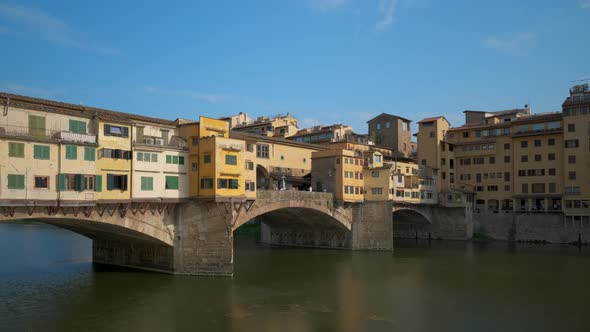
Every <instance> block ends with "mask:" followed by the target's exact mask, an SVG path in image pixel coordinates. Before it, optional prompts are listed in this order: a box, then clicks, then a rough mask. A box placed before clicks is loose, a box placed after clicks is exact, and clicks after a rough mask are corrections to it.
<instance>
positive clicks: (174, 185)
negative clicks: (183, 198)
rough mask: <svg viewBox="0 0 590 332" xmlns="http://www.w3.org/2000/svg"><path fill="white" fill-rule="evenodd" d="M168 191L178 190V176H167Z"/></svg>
mask: <svg viewBox="0 0 590 332" xmlns="http://www.w3.org/2000/svg"><path fill="white" fill-rule="evenodd" d="M166 189H175V190H178V176H172V175H167V176H166Z"/></svg>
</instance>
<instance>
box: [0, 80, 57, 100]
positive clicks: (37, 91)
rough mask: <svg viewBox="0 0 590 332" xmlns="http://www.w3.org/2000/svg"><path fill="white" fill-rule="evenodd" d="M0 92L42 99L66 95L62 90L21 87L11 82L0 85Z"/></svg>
mask: <svg viewBox="0 0 590 332" xmlns="http://www.w3.org/2000/svg"><path fill="white" fill-rule="evenodd" d="M0 91H5V92H9V93H14V94H17V95H25V96H31V97H42V98H48V97H54V96H56V95H63V94H65V93H66V90H65V89H63V88H51V89H46V88H38V87H32V86H26V85H22V84H19V83H12V82H7V83H0Z"/></svg>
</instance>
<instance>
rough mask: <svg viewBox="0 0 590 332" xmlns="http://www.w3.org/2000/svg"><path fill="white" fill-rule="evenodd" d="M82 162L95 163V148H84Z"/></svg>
mask: <svg viewBox="0 0 590 332" xmlns="http://www.w3.org/2000/svg"><path fill="white" fill-rule="evenodd" d="M84 160H86V161H95V160H96V148H94V147H91V146H86V147H84Z"/></svg>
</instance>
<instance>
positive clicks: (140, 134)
mask: <svg viewBox="0 0 590 332" xmlns="http://www.w3.org/2000/svg"><path fill="white" fill-rule="evenodd" d="M143 130H144V127H136V132H135V139H136V141H137V142H139V143H143V142H144V139H143Z"/></svg>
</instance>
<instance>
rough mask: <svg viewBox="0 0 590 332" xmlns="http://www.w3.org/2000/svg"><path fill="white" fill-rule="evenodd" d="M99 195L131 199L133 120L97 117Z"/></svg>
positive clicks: (118, 200)
mask: <svg viewBox="0 0 590 332" xmlns="http://www.w3.org/2000/svg"><path fill="white" fill-rule="evenodd" d="M97 125H98V145H99V150H98V158H97V160H96V172H97V174H98V175H99V184H98V185H99V186H100V187H101V188H102V189H103V190H102V191H101V192H99V194H98V199H100V200H102V201H117V202H120V201H129V200H131V194H130V178H131V159H132V153H131V122H129V121H128V120H126V119H120V118H113V119H109V118H108V117H103V118H99V119H98V123H97Z"/></svg>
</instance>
